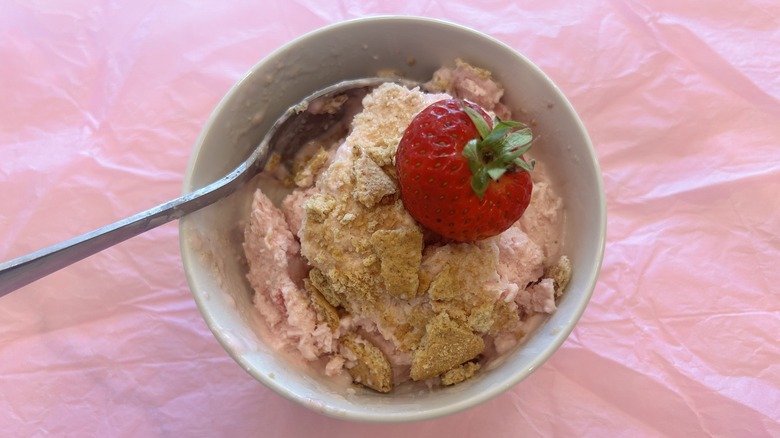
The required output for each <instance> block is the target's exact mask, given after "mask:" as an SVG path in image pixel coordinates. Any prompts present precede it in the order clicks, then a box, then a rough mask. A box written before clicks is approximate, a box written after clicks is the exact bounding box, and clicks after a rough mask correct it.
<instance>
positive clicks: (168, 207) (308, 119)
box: [0, 78, 409, 297]
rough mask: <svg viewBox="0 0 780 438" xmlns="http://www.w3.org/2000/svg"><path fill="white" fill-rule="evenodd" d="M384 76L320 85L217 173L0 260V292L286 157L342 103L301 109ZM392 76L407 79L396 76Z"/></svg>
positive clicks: (334, 116)
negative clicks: (196, 185)
mask: <svg viewBox="0 0 780 438" xmlns="http://www.w3.org/2000/svg"><path fill="white" fill-rule="evenodd" d="M390 81H391V79H388V78H364V79H354V80H349V81H344V82H340V83H338V84H335V85H332V86H330V87H328V88H325V89H323V90H320V91H318V92H316V93H314V94H312V95H310V96H308V97H307V98H306V99H304V100H303V101H302V102H301V103H299V104H298V105H295V106H294V107H292V108H290V109H288V110H287V111H286V112H285V113H284V115H282V117H280V118H279V120H277V121H276V123H274V125H273V126H272V127H271V129H270V130H269V131H268V133H267V134H266V135H265V137H264V138H263V141H262V142H261V143H260V146H258V147H257V148H256V149H255V150H254V151H253V152H252V154H251V155H250V156H249V158H247V159H246V161H244V162H243V163H241V164H240V165H239V166H238V167H236V168H235V169H234V170H233V171H232V172H230V173H229V174H228V175H226V176H225V177H223V178H222V179H220V180H218V181H215V182H213V183H211V184H209V185H207V186H205V187H203V188H201V189H199V190H196V191H194V192H191V193H189V194H186V195H184V196H182V197H180V198H177V199H174V200H173V201H170V202H166V203H164V204H161V205H158V206H157V207H154V208H151V209H149V210H146V211H144V212H141V213H138V214H136V215H134V216H131V217H129V218H127V219H123V220H120V221H118V222H115V223H113V224H111V225H107V226H105V227H102V228H98V229H97V230H94V231H91V232H89V233H86V234H83V235H81V236H78V237H74V238H72V239H70V240H67V241H65V242H61V243H58V244H55V245H52V246H50V247H48V248H44V249H42V250H39V251H36V252H33V253H30V254H27V255H25V256H22V257H19V258H16V259H13V260H10V261H8V262H5V263H2V264H0V297H3V296H5V295H7V294H8V293H10V292H12V291H14V290H16V289H18V288H20V287H22V286H25V285H27V284H29V283H32V282H33V281H35V280H38V279H40V278H42V277H45V276H46V275H49V274H51V273H52V272H55V271H58V270H60V269H62V268H64V267H66V266H69V265H71V264H73V263H75V262H77V261H79V260H81V259H84V258H86V257H89V256H91V255H93V254H95V253H97V252H100V251H102V250H104V249H106V248H109V247H111V246H113V245H116V244H117V243H120V242H123V241H125V240H127V239H129V238H131V237H134V236H137V235H138V234H141V233H143V232H145V231H149V230H151V229H152V228H155V227H158V226H160V225H163V224H165V223H168V222H170V221H172V220H174V219H179V218H180V217H182V216H184V215H187V214H189V213H192V212H194V211H197V210H200V209H201V208H204V207H206V206H209V205H211V204H213V203H214V202H217V201H218V200H220V199H222V198H224V197H226V196H228V195H230V194H231V193H233V192H235V191H236V189H237V188H238V187H240V186H241V185H242V184H244V183H246V182H247V181H249V180H250V179H252V177H254V176H255V175H256V174H257V173H259V172H261V171H262V170H263V168H264V167H265V165H266V163H267V161H268V158H269V157H270V155H271V154H270V153H269V151H278V152H280V153H281V154H282V159H285V158H289V156H290V155H291V153H292V152H294V150H295V149H296V148H297V147H298V146H301V145H303V144H305V143H306V142H307V141H309V140H312V139H314V138H317V137H318V136H319V135H322V133H323V132H324V131H326V130H327V129H329V128H330V127H331V126H332V125H333V124H334V123H337V122H338V121H339V120H340V119H342V118H343V117H344V111H345V108H346V107H347V106H346V105H339V106H337V107H336V108H332V107H331V109H332V110H331V111H330V112H324V113H321V114H317V113H314V112H311V111H306V109H307V108H309V107H313V106H316V104H317V103H321V102H323V101H325V100H328V99H333V98H337V97H339V96H342V95H343V96H347V98H354V97H362V96H364V95H365V94H366V93H367V92H368V91H369V90H370V89H372V88H373V87H376V86H378V85H380V84H382V83H384V82H390ZM396 82H405V83H406V84H409V82H406V81H400V80H398V81H396ZM285 145H289V147H287V148H285V147H284V146H285ZM280 146H281V147H280Z"/></svg>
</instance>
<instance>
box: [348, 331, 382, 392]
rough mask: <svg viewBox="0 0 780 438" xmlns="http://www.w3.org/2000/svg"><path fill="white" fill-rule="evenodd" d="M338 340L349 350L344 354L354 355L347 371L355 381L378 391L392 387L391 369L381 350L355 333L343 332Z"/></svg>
mask: <svg viewBox="0 0 780 438" xmlns="http://www.w3.org/2000/svg"><path fill="white" fill-rule="evenodd" d="M339 342H340V344H341V346H342V347H343V348H346V349H347V350H349V351H348V352H347V354H346V356H348V357H354V361H352V362H351V363H350V364H349V365H347V371H348V372H349V375H350V376H352V379H353V380H354V381H355V382H356V383H360V384H361V385H365V386H367V387H369V388H371V389H373V390H375V391H378V392H390V390H391V389H393V369H392V368H391V366H390V362H388V361H387V358H386V357H385V355H384V353H382V350H380V349H379V348H378V347H377V346H375V345H374V344H372V343H371V342H369V341H367V340H366V339H364V338H363V337H361V336H360V335H358V334H355V333H347V334H345V335H344V336H342V337H341V339H340V341H339ZM350 353H351V354H350Z"/></svg>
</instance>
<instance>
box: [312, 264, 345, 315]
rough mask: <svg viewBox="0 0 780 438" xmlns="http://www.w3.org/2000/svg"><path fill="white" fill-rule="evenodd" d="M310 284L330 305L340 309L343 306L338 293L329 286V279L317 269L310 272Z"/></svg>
mask: <svg viewBox="0 0 780 438" xmlns="http://www.w3.org/2000/svg"><path fill="white" fill-rule="evenodd" d="M309 282H310V283H311V285H312V286H313V287H315V288H317V290H318V291H319V292H320V293H321V294H322V296H323V298H325V300H327V301H328V304H330V305H331V306H333V307H339V306H341V305H342V304H341V298H340V297H339V295H338V294H337V293H336V291H334V290H333V288H332V287H331V286H330V284H328V279H327V277H325V275H324V274H323V273H322V271H320V270H319V269H317V268H312V269H311V270H310V271H309Z"/></svg>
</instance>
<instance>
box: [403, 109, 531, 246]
mask: <svg viewBox="0 0 780 438" xmlns="http://www.w3.org/2000/svg"><path fill="white" fill-rule="evenodd" d="M466 104H468V105H469V106H471V107H472V108H474V109H476V110H477V111H478V112H479V113H480V114H482V115H483V117H484V118H485V120H486V121H488V124H489V125H491V126H492V121H491V120H490V118H489V117H488V116H487V114H485V112H484V111H483V110H482V109H481V108H479V107H478V106H477V105H474V104H471V103H468V102H467V103H466ZM477 136H478V132H477V129H476V127H475V126H474V123H473V122H472V121H471V119H469V117H468V115H467V114H466V112H465V111H464V110H463V109H462V107H461V101H459V100H455V99H447V100H442V101H439V102H436V103H434V104H432V105H430V106H428V107H427V108H425V109H424V110H423V111H421V112H420V113H419V114H418V115H417V116H416V117H415V118H414V119H413V120H412V122H411V123H410V125H409V127H408V128H407V129H406V131H405V133H404V135H403V137H402V138H401V141H400V143H399V145H398V150H397V152H396V163H395V166H396V172H397V176H398V183H399V186H400V193H401V200H402V201H403V203H404V207H406V209H407V211H408V212H409V214H411V216H412V217H413V218H414V219H415V220H417V221H418V222H419V223H420V224H422V225H423V226H425V227H426V228H428V229H429V230H431V231H434V232H436V233H438V234H440V235H441V236H444V237H446V238H449V239H453V240H456V241H460V242H472V241H476V240H481V239H485V238H487V237H491V236H495V235H497V234H500V233H501V232H503V231H505V230H506V229H507V228H509V227H510V226H512V224H514V223H515V222H516V221H517V220H518V219H519V218H520V217H521V216H522V215H523V213H524V212H525V210H526V208H527V207H528V204H529V203H530V201H531V192H532V187H533V185H532V182H531V174H530V173H528V172H526V171H523V170H521V169H512V170H510V171H508V172H507V173H506V174H504V175H503V176H502V177H501V178H499V180H498V181H491V182H490V184H489V186H488V188H487V190H486V191H485V195H484V197H483V198H482V199H480V198H479V197H478V196H477V195H476V194H475V193H474V190H473V189H472V187H471V175H472V174H471V170H470V168H469V164H468V160H467V159H466V157H464V156H463V148H464V147H465V146H466V143H468V141H469V140H471V139H473V138H476V137H477Z"/></svg>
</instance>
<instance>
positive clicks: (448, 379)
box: [441, 362, 481, 386]
mask: <svg viewBox="0 0 780 438" xmlns="http://www.w3.org/2000/svg"><path fill="white" fill-rule="evenodd" d="M480 368H481V366H480V364H479V363H478V362H466V363H464V364H463V365H461V366H459V367H457V368H453V369H451V370H449V371H447V372H446V373H444V374H442V375H441V384H442V385H445V386H450V385H455V384H456V383H460V382H462V381H464V380H466V379H468V378H470V377H471V376H473V375H474V374H475V373H476V372H477V371H479V369H480Z"/></svg>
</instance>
